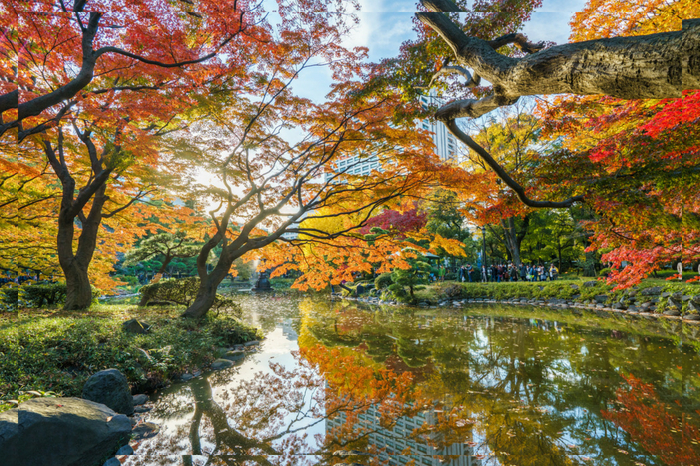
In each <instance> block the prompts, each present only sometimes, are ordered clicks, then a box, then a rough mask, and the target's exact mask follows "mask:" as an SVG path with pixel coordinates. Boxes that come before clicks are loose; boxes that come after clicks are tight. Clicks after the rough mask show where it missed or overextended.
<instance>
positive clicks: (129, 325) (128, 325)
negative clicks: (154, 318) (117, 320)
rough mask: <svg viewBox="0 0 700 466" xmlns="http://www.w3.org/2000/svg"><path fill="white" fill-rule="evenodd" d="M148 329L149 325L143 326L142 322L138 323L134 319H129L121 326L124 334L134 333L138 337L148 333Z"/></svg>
mask: <svg viewBox="0 0 700 466" xmlns="http://www.w3.org/2000/svg"><path fill="white" fill-rule="evenodd" d="M149 328H150V326H149V325H147V324H144V323H143V322H139V321H138V320H136V319H129V320H127V321H126V322H124V323H123V324H122V330H124V331H125V332H127V333H136V334H140V335H143V334H145V333H148V329H149Z"/></svg>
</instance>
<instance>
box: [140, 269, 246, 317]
mask: <svg viewBox="0 0 700 466" xmlns="http://www.w3.org/2000/svg"><path fill="white" fill-rule="evenodd" d="M198 290H199V278H197V277H188V278H170V279H166V280H161V281H159V282H157V283H151V284H149V285H144V286H142V287H141V302H140V303H139V306H146V305H147V304H148V303H149V302H151V301H167V302H171V303H175V304H180V305H183V306H189V305H190V304H192V302H193V301H194V299H195V298H196V297H197V291H198ZM211 310H212V311H214V312H216V313H218V312H219V311H226V312H227V313H228V314H231V315H234V316H235V317H240V316H241V315H242V310H241V307H240V306H239V305H238V303H236V302H235V301H234V300H233V299H231V298H226V297H225V296H223V295H220V294H218V293H217V294H216V298H215V300H214V304H213V305H212V307H211Z"/></svg>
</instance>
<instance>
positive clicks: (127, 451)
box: [115, 445, 134, 456]
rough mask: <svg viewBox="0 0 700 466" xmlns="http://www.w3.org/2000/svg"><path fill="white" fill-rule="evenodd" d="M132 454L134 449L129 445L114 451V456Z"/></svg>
mask: <svg viewBox="0 0 700 466" xmlns="http://www.w3.org/2000/svg"><path fill="white" fill-rule="evenodd" d="M133 454H134V449H133V448H131V446H130V445H124V446H123V447H121V448H120V449H119V450H117V453H115V456H121V455H133Z"/></svg>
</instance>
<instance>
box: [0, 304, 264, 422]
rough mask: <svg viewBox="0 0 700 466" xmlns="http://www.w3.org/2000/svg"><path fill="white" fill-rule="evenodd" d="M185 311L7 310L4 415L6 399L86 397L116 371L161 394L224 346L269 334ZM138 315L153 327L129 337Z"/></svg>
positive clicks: (0, 349) (0, 318)
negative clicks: (186, 315) (94, 378)
mask: <svg viewBox="0 0 700 466" xmlns="http://www.w3.org/2000/svg"><path fill="white" fill-rule="evenodd" d="M181 313H182V308H177V307H167V308H160V309H158V308H146V309H136V308H134V307H133V306H126V305H96V306H93V307H92V308H91V309H90V310H89V311H85V312H62V311H57V310H33V311H32V312H31V313H20V314H19V315H18V314H2V313H0V411H2V410H5V409H9V408H11V407H12V406H11V405H9V404H7V403H3V401H7V400H20V401H21V400H22V399H24V398H28V397H30V396H31V395H27V394H26V392H28V391H37V392H46V391H52V392H55V393H56V394H60V395H63V396H80V393H81V391H82V386H83V384H84V383H85V380H87V378H88V377H89V376H90V375H91V374H93V373H95V372H97V371H99V370H102V369H106V368H111V367H114V368H117V369H119V370H120V371H121V372H122V373H124V375H126V377H127V379H128V380H129V383H130V385H131V386H132V388H133V390H134V391H135V392H143V391H147V390H153V389H156V388H159V387H162V386H165V385H167V383H168V382H169V381H170V380H172V379H174V378H175V377H177V376H179V375H180V374H183V373H185V372H187V371H189V370H193V369H195V368H198V367H203V366H206V365H208V364H209V363H211V362H212V361H213V360H214V359H216V358H217V356H218V351H217V347H230V346H232V345H235V344H239V343H244V342H246V341H250V340H255V339H258V338H261V337H262V335H261V334H260V331H259V330H257V329H254V328H251V327H248V326H246V325H244V324H242V323H240V322H239V321H238V320H235V319H233V318H231V317H228V316H224V315H222V316H218V317H210V318H208V319H206V320H205V321H203V322H201V323H196V322H192V321H188V320H185V319H181V318H179V317H178V316H179V315H180V314H181ZM131 318H136V319H138V320H139V321H141V322H145V323H147V324H149V325H151V329H150V331H149V333H148V334H146V335H135V334H131V333H127V332H124V331H123V330H122V323H123V322H124V321H126V320H128V319H131ZM140 350H144V351H146V352H147V353H148V355H145V354H144V353H143V352H141V351H140Z"/></svg>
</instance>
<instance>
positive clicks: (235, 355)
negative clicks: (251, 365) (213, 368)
mask: <svg viewBox="0 0 700 466" xmlns="http://www.w3.org/2000/svg"><path fill="white" fill-rule="evenodd" d="M244 357H245V351H241V350H231V351H228V352H227V353H226V354H225V355H224V356H223V357H222V359H228V360H230V361H236V360H238V359H241V358H244Z"/></svg>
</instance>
